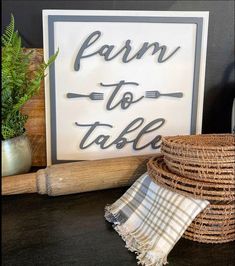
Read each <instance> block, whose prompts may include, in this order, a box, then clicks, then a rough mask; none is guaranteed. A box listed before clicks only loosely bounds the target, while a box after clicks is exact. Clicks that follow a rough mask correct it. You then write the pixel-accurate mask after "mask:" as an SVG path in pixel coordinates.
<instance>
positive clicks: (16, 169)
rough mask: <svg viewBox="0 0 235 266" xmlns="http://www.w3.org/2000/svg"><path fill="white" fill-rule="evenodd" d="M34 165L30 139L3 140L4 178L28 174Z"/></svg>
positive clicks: (24, 136) (21, 137)
mask: <svg viewBox="0 0 235 266" xmlns="http://www.w3.org/2000/svg"><path fill="white" fill-rule="evenodd" d="M31 165H32V152H31V147H30V142H29V139H28V137H27V136H26V135H25V134H23V135H22V136H19V137H15V138H12V139H8V140H2V176H7V175H16V174H23V173H27V172H28V171H29V170H30V168H31Z"/></svg>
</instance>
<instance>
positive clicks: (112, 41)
mask: <svg viewBox="0 0 235 266" xmlns="http://www.w3.org/2000/svg"><path fill="white" fill-rule="evenodd" d="M208 16H209V14H208V12H156V11H154V12H151V11H81V10H79V11H78V10H44V11H43V30H44V56H45V60H47V59H48V58H49V56H51V55H53V54H54V53H55V52H56V51H57V49H58V48H59V54H58V57H57V59H56V61H55V63H54V64H53V65H52V66H51V68H50V71H49V73H48V74H49V75H48V76H47V77H46V79H45V89H46V108H47V110H46V118H47V157H48V164H51V163H57V162H64V161H74V160H91V159H101V158H112V157H121V156H132V155H143V154H151V153H156V152H158V151H159V145H160V138H161V135H178V134H197V133H200V132H201V124H202V107H203V94H204V77H205V62H206V46H207V29H208Z"/></svg>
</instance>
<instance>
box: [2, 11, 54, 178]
mask: <svg viewBox="0 0 235 266" xmlns="http://www.w3.org/2000/svg"><path fill="white" fill-rule="evenodd" d="M14 24H15V23H14V17H13V15H11V21H10V24H9V25H8V26H7V27H6V29H5V32H4V33H3V35H2V90H1V96H2V131H1V134H2V176H6V175H13V174H19V173H25V172H28V171H29V169H30V167H31V161H32V159H31V158H32V155H31V148H30V143H29V140H28V138H27V135H26V132H25V123H26V121H27V116H26V115H24V114H23V113H22V112H21V108H22V106H23V105H24V104H25V103H26V102H27V101H28V100H29V99H30V98H31V97H32V96H33V95H35V94H36V93H37V92H38V91H39V89H40V84H41V81H42V79H43V78H44V71H45V69H46V68H47V67H48V66H49V65H50V64H51V63H52V62H53V61H54V60H55V58H56V56H57V54H58V51H57V53H56V54H55V55H53V56H52V57H51V58H49V60H48V62H47V63H45V62H43V63H42V64H40V65H39V66H38V67H37V69H36V70H35V71H34V72H33V73H29V64H30V57H31V53H30V52H28V53H27V52H26V51H25V49H24V48H23V47H22V45H21V37H20V35H19V33H18V32H17V31H15V25H14Z"/></svg>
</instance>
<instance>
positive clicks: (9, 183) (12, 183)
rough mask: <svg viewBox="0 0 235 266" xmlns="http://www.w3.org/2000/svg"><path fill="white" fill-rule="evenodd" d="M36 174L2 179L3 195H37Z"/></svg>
mask: <svg viewBox="0 0 235 266" xmlns="http://www.w3.org/2000/svg"><path fill="white" fill-rule="evenodd" d="M36 191H37V189H36V173H30V174H24V175H13V176H4V177H2V195H14V194H24V193H35V192H36Z"/></svg>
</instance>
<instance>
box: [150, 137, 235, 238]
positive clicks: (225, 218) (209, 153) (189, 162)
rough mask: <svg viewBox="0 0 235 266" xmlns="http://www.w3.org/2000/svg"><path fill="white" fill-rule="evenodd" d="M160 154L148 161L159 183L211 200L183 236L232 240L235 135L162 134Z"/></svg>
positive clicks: (234, 195) (234, 217)
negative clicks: (165, 135)
mask: <svg viewBox="0 0 235 266" xmlns="http://www.w3.org/2000/svg"><path fill="white" fill-rule="evenodd" d="M161 151H162V154H163V156H162V157H159V156H157V157H154V158H152V159H150V161H149V162H148V165H147V166H148V173H149V175H150V176H151V177H152V178H153V179H154V180H155V182H156V183H158V184H159V185H161V186H163V187H166V188H168V189H170V190H172V191H174V192H178V193H180V194H182V195H185V196H189V197H194V198H197V199H205V200H208V201H209V202H210V204H209V205H208V207H207V208H206V209H205V210H204V211H203V212H202V213H200V214H199V215H198V216H197V217H196V219H195V220H194V221H193V222H192V224H191V225H190V226H189V227H188V228H187V230H186V232H185V233H184V235H183V237H184V238H187V239H190V240H193V241H198V242H203V243H225V242H229V241H233V240H235V175H234V172H235V137H234V135H232V134H223V135H222V134H221V135H194V136H176V137H165V138H164V137H163V138H162V147H161Z"/></svg>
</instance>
